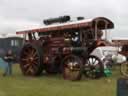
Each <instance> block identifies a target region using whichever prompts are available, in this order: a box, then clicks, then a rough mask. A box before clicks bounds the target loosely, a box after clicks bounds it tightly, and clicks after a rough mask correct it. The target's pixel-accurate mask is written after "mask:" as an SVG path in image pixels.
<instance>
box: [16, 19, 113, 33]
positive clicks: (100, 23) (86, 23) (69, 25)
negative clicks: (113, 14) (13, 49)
mask: <svg viewBox="0 0 128 96" xmlns="http://www.w3.org/2000/svg"><path fill="white" fill-rule="evenodd" d="M106 23H107V26H106ZM95 25H97V27H98V29H105V28H107V29H112V28H114V24H113V22H112V21H111V20H109V19H108V18H105V17H97V18H94V19H85V20H79V21H75V22H66V23H61V24H54V25H48V26H43V27H40V28H35V29H29V30H24V31H17V32H16V34H28V33H33V32H49V31H57V30H70V29H76V28H86V27H95Z"/></svg>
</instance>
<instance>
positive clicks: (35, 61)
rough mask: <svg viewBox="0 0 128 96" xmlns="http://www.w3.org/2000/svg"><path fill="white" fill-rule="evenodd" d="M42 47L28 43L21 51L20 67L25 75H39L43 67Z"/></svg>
mask: <svg viewBox="0 0 128 96" xmlns="http://www.w3.org/2000/svg"><path fill="white" fill-rule="evenodd" d="M41 54H42V51H41V50H40V47H38V46H37V45H33V44H26V45H24V47H23V48H22V50H21V53H20V67H21V70H22V72H23V74H24V75H30V76H37V75H40V74H41V72H42V69H43V65H42V55H41Z"/></svg>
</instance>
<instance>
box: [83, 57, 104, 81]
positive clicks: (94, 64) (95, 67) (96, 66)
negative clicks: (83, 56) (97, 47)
mask: <svg viewBox="0 0 128 96" xmlns="http://www.w3.org/2000/svg"><path fill="white" fill-rule="evenodd" d="M103 69H104V68H103V64H102V62H101V60H100V59H99V58H98V57H96V56H89V57H88V58H87V61H86V63H85V64H84V73H85V76H86V77H89V78H92V79H95V78H100V77H102V76H103V73H104V72H103Z"/></svg>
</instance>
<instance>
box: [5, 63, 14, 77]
mask: <svg viewBox="0 0 128 96" xmlns="http://www.w3.org/2000/svg"><path fill="white" fill-rule="evenodd" d="M5 75H12V62H8V64H7V67H6V68H5Z"/></svg>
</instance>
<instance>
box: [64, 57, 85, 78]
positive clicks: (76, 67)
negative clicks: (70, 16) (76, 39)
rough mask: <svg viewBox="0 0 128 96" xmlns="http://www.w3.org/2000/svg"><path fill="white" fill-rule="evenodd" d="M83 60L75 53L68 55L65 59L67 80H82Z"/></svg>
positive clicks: (65, 76)
mask: <svg viewBox="0 0 128 96" xmlns="http://www.w3.org/2000/svg"><path fill="white" fill-rule="evenodd" d="M82 70H83V62H82V60H81V59H80V57H78V56H75V55H70V56H67V57H66V58H65V59H64V61H63V77H64V79H67V80H72V81H74V80H80V79H81V76H82Z"/></svg>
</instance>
